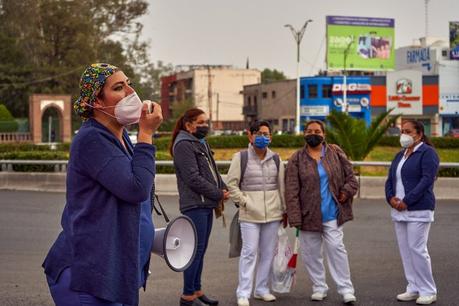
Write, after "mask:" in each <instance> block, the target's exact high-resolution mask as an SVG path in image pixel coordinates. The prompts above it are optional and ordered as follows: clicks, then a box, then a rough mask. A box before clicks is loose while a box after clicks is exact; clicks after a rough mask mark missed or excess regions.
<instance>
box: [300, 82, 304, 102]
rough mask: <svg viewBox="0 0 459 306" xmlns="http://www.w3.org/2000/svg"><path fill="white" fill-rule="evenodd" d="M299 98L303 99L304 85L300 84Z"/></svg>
mask: <svg viewBox="0 0 459 306" xmlns="http://www.w3.org/2000/svg"><path fill="white" fill-rule="evenodd" d="M300 99H304V85H301V86H300Z"/></svg>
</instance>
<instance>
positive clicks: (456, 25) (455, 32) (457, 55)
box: [449, 21, 459, 60]
mask: <svg viewBox="0 0 459 306" xmlns="http://www.w3.org/2000/svg"><path fill="white" fill-rule="evenodd" d="M449 48H450V50H451V51H450V58H451V59H452V60H459V22H458V21H450V22H449Z"/></svg>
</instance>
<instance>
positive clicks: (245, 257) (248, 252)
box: [227, 121, 286, 306]
mask: <svg viewBox="0 0 459 306" xmlns="http://www.w3.org/2000/svg"><path fill="white" fill-rule="evenodd" d="M248 138H249V141H250V144H249V148H248V150H244V151H241V152H238V153H236V154H235V155H234V157H233V159H232V161H231V166H230V169H229V171H228V176H227V186H228V190H229V192H230V197H231V199H232V200H233V202H234V203H237V204H238V205H239V223H240V227H241V236H242V250H241V257H240V260H239V285H238V288H237V290H236V295H237V304H238V306H249V298H250V296H251V294H252V286H253V278H254V272H255V270H256V280H255V290H254V297H255V298H256V299H260V300H263V301H266V302H272V301H275V300H276V297H275V296H274V295H272V294H271V293H270V290H269V280H270V276H271V266H272V261H273V258H274V252H275V249H276V246H277V231H278V229H279V221H282V220H285V221H284V226H286V219H285V217H286V215H285V208H284V207H285V206H284V204H283V203H284V201H283V193H284V192H283V191H284V190H283V189H284V168H283V165H282V163H281V160H280V158H279V156H278V155H277V154H275V153H273V152H272V151H271V150H269V149H268V145H269V143H270V142H271V126H270V125H269V123H268V122H266V121H257V122H255V123H253V124H252V125H251V126H250V130H249V132H248ZM257 259H258V263H257Z"/></svg>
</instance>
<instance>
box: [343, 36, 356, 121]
mask: <svg viewBox="0 0 459 306" xmlns="http://www.w3.org/2000/svg"><path fill="white" fill-rule="evenodd" d="M353 42H354V39H353V38H352V39H351V41H349V43H348V44H347V46H346V49H345V50H344V73H343V105H342V111H343V112H344V113H346V114H347V112H348V108H349V107H348V103H347V71H346V61H347V55H348V53H349V49H350V48H351V45H352V43H353Z"/></svg>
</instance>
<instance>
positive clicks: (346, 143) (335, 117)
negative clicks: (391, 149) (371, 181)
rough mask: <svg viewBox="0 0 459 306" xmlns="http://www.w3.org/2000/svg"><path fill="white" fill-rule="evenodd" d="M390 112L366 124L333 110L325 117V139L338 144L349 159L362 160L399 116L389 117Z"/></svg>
mask: <svg viewBox="0 0 459 306" xmlns="http://www.w3.org/2000/svg"><path fill="white" fill-rule="evenodd" d="M390 112H391V111H387V112H384V113H382V114H380V115H379V116H378V117H376V118H375V119H373V120H372V122H371V124H370V126H367V125H366V123H365V121H364V120H362V119H356V118H352V117H351V116H349V115H348V114H345V113H343V112H338V111H336V110H333V111H331V112H330V115H328V117H327V121H328V123H329V125H330V127H329V128H327V140H328V141H329V142H331V143H336V144H337V145H339V146H340V147H341V148H342V149H343V150H344V152H345V153H346V154H347V156H348V157H349V158H350V159H351V160H355V161H361V160H364V159H365V157H367V155H368V154H369V153H370V152H371V150H373V148H374V147H375V146H376V145H377V144H378V142H379V141H380V140H381V138H382V136H384V134H385V133H386V131H387V129H388V128H389V127H390V126H391V125H392V124H393V123H395V121H396V120H397V118H398V117H399V115H398V116H391V117H389V114H390Z"/></svg>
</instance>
